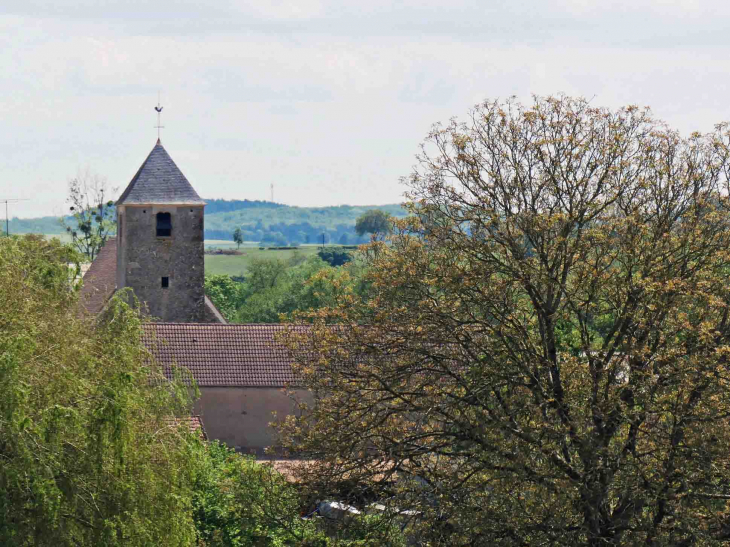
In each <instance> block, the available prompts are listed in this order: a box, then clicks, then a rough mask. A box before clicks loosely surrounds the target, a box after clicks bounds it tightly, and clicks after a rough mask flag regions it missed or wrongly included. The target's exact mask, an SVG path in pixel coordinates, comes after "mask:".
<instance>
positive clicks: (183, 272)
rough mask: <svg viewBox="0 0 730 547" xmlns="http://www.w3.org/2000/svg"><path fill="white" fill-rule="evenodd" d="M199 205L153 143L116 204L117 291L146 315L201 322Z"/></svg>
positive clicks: (161, 149) (202, 272)
mask: <svg viewBox="0 0 730 547" xmlns="http://www.w3.org/2000/svg"><path fill="white" fill-rule="evenodd" d="M204 207H205V202H204V201H203V200H202V199H200V196H198V194H197V193H196V192H195V190H194V189H193V187H192V186H191V184H190V183H189V182H188V180H187V179H186V178H185V175H183V174H182V172H181V171H180V169H178V167H177V165H175V162H174V161H172V158H171V157H170V155H169V154H168V153H167V151H166V150H165V148H164V147H163V146H162V144H161V143H160V140H159V139H158V140H157V144H156V145H155V147H154V148H153V149H152V152H150V154H149V156H147V159H146V160H145V161H144V163H143V164H142V166H141V167H140V168H139V171H137V174H136V175H135V176H134V178H132V181H131V182H130V183H129V186H127V189H126V190H125V191H124V193H123V194H122V196H121V197H120V198H119V200H118V201H117V247H118V249H117V288H119V289H121V288H123V287H131V288H132V289H133V290H134V294H135V295H136V296H137V298H138V299H139V300H140V302H143V303H145V304H146V306H147V310H148V312H149V314H150V315H151V316H152V317H156V318H158V319H160V320H162V321H166V322H202V321H205V310H206V308H205V306H206V305H205V293H204V280H205V265H204V249H203V228H204V227H203V208H204Z"/></svg>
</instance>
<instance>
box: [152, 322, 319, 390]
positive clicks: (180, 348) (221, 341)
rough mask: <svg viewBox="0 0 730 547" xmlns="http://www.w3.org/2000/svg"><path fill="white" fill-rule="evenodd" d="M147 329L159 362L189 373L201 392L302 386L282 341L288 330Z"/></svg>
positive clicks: (183, 325)
mask: <svg viewBox="0 0 730 547" xmlns="http://www.w3.org/2000/svg"><path fill="white" fill-rule="evenodd" d="M299 328H306V327H299ZM143 329H144V338H143V341H144V343H145V345H146V346H147V347H148V349H149V350H150V351H151V352H152V353H153V355H154V356H155V358H156V359H157V361H158V362H159V363H160V364H162V365H163V367H170V366H172V365H177V366H181V367H185V368H187V369H188V370H189V371H190V372H191V374H192V375H193V378H195V380H196V382H197V383H198V385H199V386H201V387H212V386H218V387H224V386H225V387H283V386H285V385H288V384H296V383H297V377H296V375H295V374H294V372H293V370H292V367H291V363H292V359H291V357H290V355H289V353H288V351H287V348H286V347H285V346H284V344H283V343H282V342H280V341H278V340H277V335H278V334H280V333H284V332H285V329H286V326H285V325H251V324H248V325H230V324H215V323H148V324H145V325H144V326H143Z"/></svg>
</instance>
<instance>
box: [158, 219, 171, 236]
mask: <svg viewBox="0 0 730 547" xmlns="http://www.w3.org/2000/svg"><path fill="white" fill-rule="evenodd" d="M170 235H172V219H171V218H170V213H157V237H170Z"/></svg>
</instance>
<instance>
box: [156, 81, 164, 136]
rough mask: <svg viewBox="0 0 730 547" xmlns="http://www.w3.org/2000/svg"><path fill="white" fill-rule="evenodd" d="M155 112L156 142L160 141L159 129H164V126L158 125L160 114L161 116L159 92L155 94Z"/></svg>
mask: <svg viewBox="0 0 730 547" xmlns="http://www.w3.org/2000/svg"><path fill="white" fill-rule="evenodd" d="M155 110H157V125H156V126H155V128H156V129H157V140H158V141H159V140H160V129H165V126H164V125H160V114H162V105H161V104H160V92H159V91H158V92H157V106H156V107H155Z"/></svg>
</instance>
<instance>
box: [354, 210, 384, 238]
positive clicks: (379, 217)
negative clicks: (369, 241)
mask: <svg viewBox="0 0 730 547" xmlns="http://www.w3.org/2000/svg"><path fill="white" fill-rule="evenodd" d="M390 218H391V217H390V215H389V214H388V213H386V212H385V211H381V210H379V209H371V210H370V211H366V212H365V213H363V214H362V215H360V216H359V217H358V218H357V221H355V232H357V235H359V236H362V235H364V234H376V235H384V234H387V233H388V232H389V231H390Z"/></svg>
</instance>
